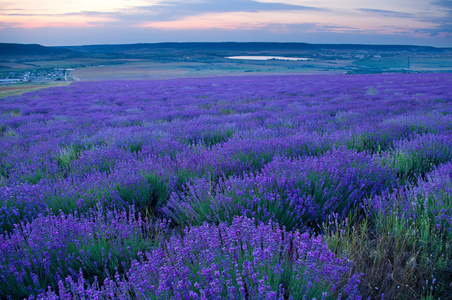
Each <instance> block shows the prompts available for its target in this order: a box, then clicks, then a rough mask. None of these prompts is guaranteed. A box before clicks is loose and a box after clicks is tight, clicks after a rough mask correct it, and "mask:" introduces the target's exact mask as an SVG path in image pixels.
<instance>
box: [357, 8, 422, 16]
mask: <svg viewBox="0 0 452 300" xmlns="http://www.w3.org/2000/svg"><path fill="white" fill-rule="evenodd" d="M358 11H361V12H365V13H370V14H378V15H382V16H388V17H396V18H413V17H414V16H413V15H412V14H408V13H403V12H398V11H392V10H384V9H372V8H359V9H358Z"/></svg>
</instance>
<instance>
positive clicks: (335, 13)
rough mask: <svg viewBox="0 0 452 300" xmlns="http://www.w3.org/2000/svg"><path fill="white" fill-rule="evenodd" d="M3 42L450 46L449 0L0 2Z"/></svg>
mask: <svg viewBox="0 0 452 300" xmlns="http://www.w3.org/2000/svg"><path fill="white" fill-rule="evenodd" d="M0 42H4V43H25V44H41V45H46V46H69V45H74V46H75V45H89V44H131V43H156V42H305V43H324V44H339V43H341V44H399V45H407V44H408V45H425V46H437V47H452V0H319V1H310V0H39V1H37V0H0Z"/></svg>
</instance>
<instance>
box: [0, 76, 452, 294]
mask: <svg viewBox="0 0 452 300" xmlns="http://www.w3.org/2000/svg"><path fill="white" fill-rule="evenodd" d="M451 87H452V74H451V73H440V74H434V73H431V74H380V75H336V76H335V75H328V76H324V75H315V76H261V77H251V76H250V77H248V76H246V77H222V78H194V79H193V78H192V79H176V80H155V81H108V82H76V83H73V84H71V85H70V86H67V87H54V88H48V89H44V90H40V91H36V92H29V93H26V94H24V95H22V96H11V97H6V98H2V99H0V232H1V234H0V298H1V299H24V298H26V299H314V298H315V299H452V296H451V295H452V285H451V282H452V89H451Z"/></svg>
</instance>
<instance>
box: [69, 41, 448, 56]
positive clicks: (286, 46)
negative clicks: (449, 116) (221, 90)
mask: <svg viewBox="0 0 452 300" xmlns="http://www.w3.org/2000/svg"><path fill="white" fill-rule="evenodd" d="M61 48H62V49H70V50H73V51H77V52H83V53H90V54H100V53H102V54H113V53H115V54H140V53H145V52H154V51H159V50H160V51H163V50H167V51H168V50H169V51H201V52H222V53H224V52H242V51H246V52H252V51H307V52H311V51H321V50H332V51H334V50H340V51H344V50H346V51H351V50H363V51H370V52H442V51H443V49H442V48H435V47H428V46H409V45H360V44H307V43H236V42H224V43H153V44H123V45H86V46H66V47H61Z"/></svg>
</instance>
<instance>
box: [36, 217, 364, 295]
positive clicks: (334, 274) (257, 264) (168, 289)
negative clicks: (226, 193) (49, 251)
mask: <svg viewBox="0 0 452 300" xmlns="http://www.w3.org/2000/svg"><path fill="white" fill-rule="evenodd" d="M139 256H140V257H141V258H140V259H139V260H137V261H134V262H133V263H132V267H131V268H130V270H129V271H128V272H127V274H126V277H125V278H122V279H121V278H119V277H118V276H117V277H116V278H114V277H113V278H111V279H108V280H107V283H106V284H105V285H104V286H103V287H102V288H99V287H98V286H97V285H96V284H94V285H86V283H85V282H83V281H81V282H74V281H73V280H72V279H71V278H68V279H66V280H65V282H60V294H63V295H65V294H75V295H74V296H75V298H76V299H82V298H85V297H92V296H93V295H96V296H97V297H105V298H108V299H286V298H287V299H313V298H317V299H327V298H337V299H360V297H359V295H358V294H357V284H358V283H359V276H358V275H355V276H352V279H351V280H347V279H346V278H347V276H348V275H349V272H350V266H351V262H350V261H348V260H347V259H345V258H336V257H335V256H334V255H333V254H332V253H331V252H330V250H328V247H327V246H326V244H325V243H324V242H323V241H322V239H321V237H310V236H309V235H308V234H306V233H305V234H301V233H300V232H298V231H295V232H288V231H286V230H284V229H283V228H281V227H280V226H278V225H277V224H272V223H269V224H264V223H260V224H259V225H258V226H256V225H255V221H254V220H251V219H248V218H244V217H237V218H234V220H233V221H232V224H231V225H230V226H229V225H226V224H224V223H222V224H219V225H218V226H212V225H209V224H204V225H202V226H200V227H193V228H188V227H187V228H186V229H185V231H184V233H183V235H181V236H178V235H175V236H172V237H171V238H170V239H169V240H168V241H166V242H162V243H161V244H160V247H158V248H157V249H155V250H153V251H150V252H146V253H140V254H139ZM61 298H65V297H61ZM38 299H58V297H56V295H55V294H54V293H53V292H52V291H50V292H47V293H45V294H41V295H40V296H39V297H38Z"/></svg>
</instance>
